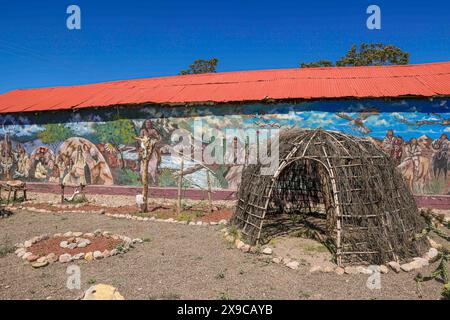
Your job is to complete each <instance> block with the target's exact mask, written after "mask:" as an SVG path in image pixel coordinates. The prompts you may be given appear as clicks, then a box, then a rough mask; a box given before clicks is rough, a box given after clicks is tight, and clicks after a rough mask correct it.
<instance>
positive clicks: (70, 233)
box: [63, 231, 73, 237]
mask: <svg viewBox="0 0 450 320" xmlns="http://www.w3.org/2000/svg"><path fill="white" fill-rule="evenodd" d="M63 236H64V237H72V236H73V233H72V231H68V232H66V233H64V234H63Z"/></svg>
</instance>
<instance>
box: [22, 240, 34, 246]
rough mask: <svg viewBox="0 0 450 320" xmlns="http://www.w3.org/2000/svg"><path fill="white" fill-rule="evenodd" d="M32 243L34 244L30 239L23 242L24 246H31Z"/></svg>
mask: <svg viewBox="0 0 450 320" xmlns="http://www.w3.org/2000/svg"><path fill="white" fill-rule="evenodd" d="M32 245H33V243H31V241H30V240H27V241H25V242H24V243H23V246H24V247H25V248H29V247H31V246H32Z"/></svg>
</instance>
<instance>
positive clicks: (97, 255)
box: [94, 251, 103, 260]
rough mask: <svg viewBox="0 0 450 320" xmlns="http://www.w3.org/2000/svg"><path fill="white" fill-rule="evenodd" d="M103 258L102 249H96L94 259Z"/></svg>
mask: <svg viewBox="0 0 450 320" xmlns="http://www.w3.org/2000/svg"><path fill="white" fill-rule="evenodd" d="M102 258H103V254H102V253H101V252H100V251H94V259H95V260H98V259H102Z"/></svg>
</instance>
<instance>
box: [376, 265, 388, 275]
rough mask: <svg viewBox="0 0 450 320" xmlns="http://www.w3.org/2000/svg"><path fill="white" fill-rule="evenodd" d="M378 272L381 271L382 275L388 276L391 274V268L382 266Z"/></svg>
mask: <svg viewBox="0 0 450 320" xmlns="http://www.w3.org/2000/svg"><path fill="white" fill-rule="evenodd" d="M378 271H380V273H382V274H386V273H388V272H389V268H388V267H386V266H385V265H381V266H379V267H378Z"/></svg>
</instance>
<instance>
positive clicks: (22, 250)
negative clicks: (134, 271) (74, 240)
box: [14, 229, 144, 268]
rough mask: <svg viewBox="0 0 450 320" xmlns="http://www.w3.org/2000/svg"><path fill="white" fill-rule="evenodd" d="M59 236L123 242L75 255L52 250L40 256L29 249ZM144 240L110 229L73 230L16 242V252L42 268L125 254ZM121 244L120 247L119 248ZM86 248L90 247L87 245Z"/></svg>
mask: <svg viewBox="0 0 450 320" xmlns="http://www.w3.org/2000/svg"><path fill="white" fill-rule="evenodd" d="M52 237H53V238H57V237H87V238H92V237H105V238H113V239H115V240H122V243H121V244H119V245H118V246H117V248H114V249H112V250H107V249H105V250H104V251H103V252H101V251H94V252H92V251H88V252H81V253H77V254H75V255H70V254H69V253H63V254H61V255H59V256H57V255H56V254H55V253H53V252H51V253H49V254H47V255H46V256H44V257H38V256H36V255H33V253H31V252H30V251H28V250H27V249H28V248H30V247H31V246H33V245H34V244H36V243H38V242H40V241H44V240H48V239H50V238H52ZM143 242H144V240H142V239H140V238H135V239H131V238H130V237H127V236H123V235H118V234H113V233H111V232H109V231H102V230H100V229H97V230H95V231H94V232H93V233H83V232H72V231H68V232H66V233H55V234H53V235H49V234H42V235H39V236H35V237H33V238H31V239H29V240H26V241H24V242H23V243H18V244H16V250H15V252H14V254H15V255H16V256H17V257H18V258H21V259H22V260H24V261H25V262H26V263H30V264H31V266H32V267H33V268H42V267H45V266H47V265H49V264H52V263H55V262H60V263H68V262H71V261H77V260H85V261H87V262H90V261H93V260H100V259H104V258H108V257H112V256H115V255H119V254H123V253H126V252H127V251H129V250H130V249H131V248H132V247H133V246H132V245H134V244H136V243H143ZM119 246H120V248H119ZM86 249H88V248H87V247H86Z"/></svg>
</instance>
